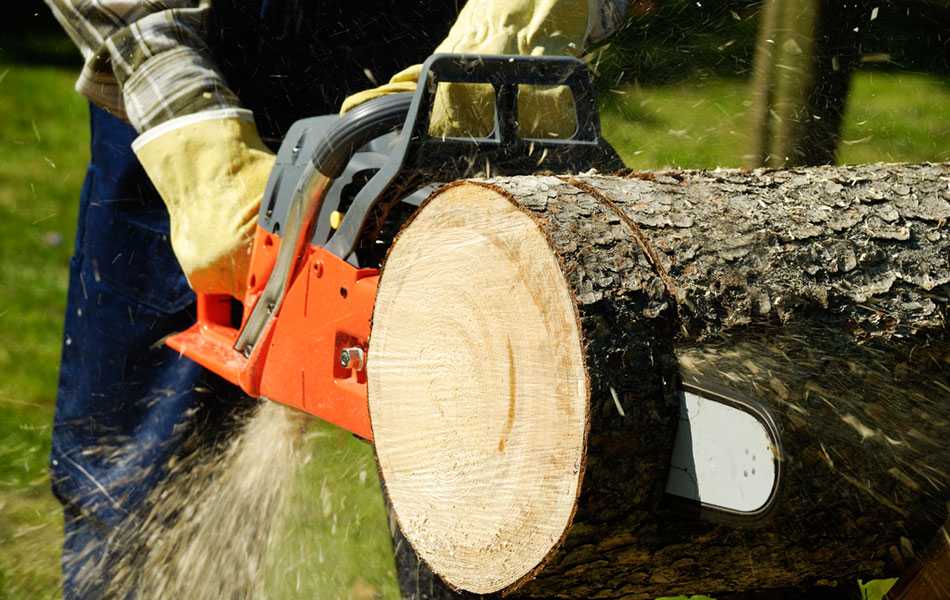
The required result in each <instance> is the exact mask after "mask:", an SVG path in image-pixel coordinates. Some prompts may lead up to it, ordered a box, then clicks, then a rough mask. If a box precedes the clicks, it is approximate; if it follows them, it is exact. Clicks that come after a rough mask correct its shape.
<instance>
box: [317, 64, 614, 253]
mask: <svg viewBox="0 0 950 600" xmlns="http://www.w3.org/2000/svg"><path fill="white" fill-rule="evenodd" d="M439 83H468V84H473V83H474V84H487V85H489V86H491V88H492V90H493V93H494V96H495V127H494V130H493V132H492V134H491V135H490V136H489V137H484V138H475V137H432V136H430V135H429V124H430V119H431V116H432V108H433V105H434V104H435V98H436V93H437V91H438V85H439ZM522 85H526V86H565V87H567V88H569V89H570V90H571V93H572V95H573V97H574V115H573V116H574V117H575V121H576V123H577V129H576V130H575V132H574V135H572V136H571V137H569V138H565V139H528V138H522V137H521V136H520V134H519V131H518V108H517V104H518V88H519V86H522ZM407 133H408V135H407ZM367 141H369V140H367ZM604 146H605V145H604V142H603V140H602V139H601V137H600V120H599V117H598V113H597V102H596V93H595V90H594V86H593V82H592V80H591V76H590V73H589V72H588V70H587V67H586V66H585V65H584V63H583V62H581V61H580V60H578V59H576V58H572V57H568V56H484V55H464V54H436V55H433V56H431V57H429V59H428V60H427V61H426V62H425V63H424V64H423V65H422V70H421V74H420V76H419V81H418V84H417V85H416V91H415V94H414V95H413V98H412V103H411V105H410V106H409V109H408V111H407V113H406V114H405V124H404V125H403V127H402V134H401V135H400V137H399V141H398V143H397V144H396V146H395V147H394V148H393V151H392V154H391V155H390V160H389V162H388V163H387V164H386V165H385V166H384V167H383V168H382V169H381V170H380V171H379V172H378V173H377V174H376V175H375V176H374V177H373V178H372V179H371V180H370V181H369V182H368V183H367V184H366V185H365V186H364V187H363V189H362V190H360V192H359V193H358V195H357V196H356V198H355V199H354V200H353V203H352V204H351V205H350V208H349V210H347V212H346V214H345V215H344V217H343V221H342V222H341V223H340V227H339V229H337V231H336V233H334V234H333V236H332V237H331V238H330V239H329V240H328V241H327V242H326V244H325V247H326V248H327V249H328V250H329V251H330V252H332V253H334V254H335V255H337V256H339V257H340V258H343V259H344V260H347V259H349V258H350V256H351V255H352V253H353V251H354V249H355V248H356V245H357V242H358V240H359V236H360V232H361V231H362V229H363V224H364V223H365V222H366V219H367V218H368V216H369V214H370V212H371V210H372V208H373V205H374V204H375V203H376V202H377V201H378V200H379V199H380V198H381V197H383V195H384V193H385V192H386V190H387V188H388V187H389V186H390V184H392V183H393V182H394V181H395V180H396V178H397V177H398V176H399V175H400V174H401V173H403V172H417V173H419V172H424V173H426V174H427V176H428V177H429V179H430V180H431V181H433V182H435V181H452V180H454V179H460V178H464V177H470V176H472V175H473V174H475V173H476V172H477V171H478V168H480V165H481V164H482V163H487V164H490V165H495V166H498V165H510V166H508V167H507V168H503V169H502V170H501V172H502V173H503V174H506V175H530V174H532V173H534V172H536V171H537V170H539V169H547V170H551V171H555V172H559V173H576V172H580V171H586V170H588V169H590V168H591V167H594V166H598V165H599V164H604V163H605V162H606V160H607V159H610V158H611V157H613V156H615V154H614V153H613V150H612V149H609V152H608V151H605V147H604ZM605 157H606V159H605ZM519 158H520V159H521V160H518V159H519ZM526 158H527V160H525V159H526ZM513 159H514V160H513ZM620 164H621V165H622V163H620ZM492 172H493V173H494V172H499V171H498V169H496V168H494V167H493V168H492Z"/></svg>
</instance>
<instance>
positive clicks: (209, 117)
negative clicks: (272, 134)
mask: <svg viewBox="0 0 950 600" xmlns="http://www.w3.org/2000/svg"><path fill="white" fill-rule="evenodd" d="M221 119H238V120H240V121H243V122H245V123H252V124H253V123H254V113H253V112H251V111H250V110H248V109H246V108H219V109H216V110H203V111H201V112H196V113H193V114H190V115H185V116H183V117H176V118H174V119H170V120H168V121H165V122H164V123H162V124H160V125H156V126H155V127H152V128H151V129H149V130H148V131H145V132H144V133H142V134H141V135H139V136H138V137H137V138H135V140H134V141H133V142H132V151H133V152H136V153H138V151H139V149H140V148H142V147H143V146H145V145H146V144H148V143H149V142H151V141H152V140H155V139H157V138H160V137H162V136H163V135H165V134H166V133H171V132H172V131H175V130H176V129H182V128H184V127H192V126H194V125H197V124H198V123H203V122H205V121H218V120H221Z"/></svg>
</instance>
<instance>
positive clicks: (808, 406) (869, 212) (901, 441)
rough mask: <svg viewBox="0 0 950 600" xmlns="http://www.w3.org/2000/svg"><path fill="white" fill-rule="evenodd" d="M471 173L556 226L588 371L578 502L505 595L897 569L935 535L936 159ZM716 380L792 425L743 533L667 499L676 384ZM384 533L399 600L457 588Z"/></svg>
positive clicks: (946, 396) (614, 593) (942, 210)
mask: <svg viewBox="0 0 950 600" xmlns="http://www.w3.org/2000/svg"><path fill="white" fill-rule="evenodd" d="M473 184H474V185H481V186H491V187H492V188H494V189H496V190H499V191H502V192H503V193H505V194H506V195H508V196H509V197H510V198H511V200H512V201H513V202H515V203H516V204H517V205H519V206H521V207H522V208H523V209H524V210H526V211H529V212H530V214H532V215H533V216H534V217H535V218H536V219H537V220H538V222H539V224H540V225H541V226H542V228H543V229H544V231H545V232H546V233H547V235H548V237H549V238H550V240H551V245H552V247H553V249H554V250H555V251H556V252H557V254H558V255H559V257H560V258H561V261H562V263H563V265H564V269H565V275H566V277H567V280H568V282H569V284H570V285H571V287H572V288H573V290H574V293H575V297H576V300H577V304H578V307H579V310H580V315H581V323H582V327H583V332H584V336H585V340H586V342H587V357H588V365H587V366H588V371H589V375H590V384H591V407H590V420H591V421H590V422H591V425H590V435H589V440H588V458H587V464H586V468H585V472H584V479H583V483H582V489H581V493H580V497H579V499H578V504H577V513H576V515H575V518H574V520H573V523H572V525H571V526H570V528H569V529H568V532H567V534H566V536H565V538H564V539H563V542H562V544H561V545H560V547H558V548H557V549H556V550H555V551H553V552H552V554H551V555H550V556H549V557H548V560H547V561H546V563H545V564H544V565H543V566H542V567H541V568H540V569H539V570H538V571H537V572H536V573H535V576H534V577H533V578H532V579H530V580H529V581H527V582H526V583H525V584H524V585H522V586H521V587H520V588H518V589H517V590H516V591H514V592H512V593H510V594H508V595H507V597H513V598H653V597H656V596H661V595H668V594H680V593H684V594H693V593H709V594H715V593H717V592H732V591H746V590H756V589H768V588H783V587H784V588H805V587H808V586H812V585H820V584H823V583H829V582H832V581H836V580H846V579H852V578H855V577H864V578H868V577H881V576H895V575H898V574H900V573H901V571H902V570H903V569H904V568H905V566H906V564H908V563H909V562H910V561H911V560H912V559H913V558H914V556H915V553H917V552H920V551H921V550H923V549H924V548H925V547H926V546H927V545H928V544H929V543H930V542H931V540H932V538H933V537H934V535H935V534H936V532H937V531H938V530H939V528H940V526H941V525H943V523H944V522H945V520H946V518H947V510H948V499H950V495H948V485H950V481H948V479H950V444H948V442H947V436H948V434H950V373H948V372H950V368H948V366H950V344H948V335H947V331H946V317H947V296H948V294H950V285H948V284H950V230H948V227H947V221H948V220H950V167H948V165H946V164H937V165H932V164H926V165H864V166H856V167H840V168H831V167H821V168H811V169H798V170H789V171H768V170H760V171H755V172H743V171H737V170H716V171H710V172H669V173H657V174H629V175H627V176H621V177H602V176H583V177H577V178H568V177H560V178H559V177H553V176H537V177H516V178H507V179H495V180H482V181H474V182H473ZM437 193H438V192H437ZM423 210H424V209H423ZM709 378H712V379H715V380H717V381H720V382H723V383H726V384H728V386H729V387H730V388H732V389H734V390H736V391H737V392H741V393H743V394H746V395H747V396H750V397H753V398H755V399H757V400H758V401H759V402H761V403H762V404H763V405H765V406H766V407H767V408H768V410H769V411H770V412H771V413H772V415H773V416H774V417H775V419H776V421H777V422H778V426H779V428H780V430H781V433H782V444H783V447H782V451H781V456H780V460H781V463H782V469H783V475H782V476H783V485H782V492H781V494H782V495H781V496H780V497H779V499H778V501H777V502H776V503H775V505H774V508H773V509H772V510H771V511H770V512H769V513H768V514H767V515H766V516H765V517H763V518H762V519H760V520H759V521H757V522H756V523H754V524H752V526H751V527H748V526H746V527H736V526H734V525H727V524H715V523H713V522H710V521H708V520H704V519H701V518H698V515H697V514H691V511H688V510H687V511H684V510H683V509H682V507H680V506H677V505H676V504H675V503H673V502H670V499H669V498H667V497H664V495H663V493H662V492H663V484H664V483H665V477H666V469H667V466H668V460H669V454H670V448H671V443H672V438H673V433H674V428H675V425H676V420H677V416H678V414H677V413H678V405H677V402H676V398H675V382H676V381H677V380H680V379H682V380H690V379H709ZM615 398H616V401H615ZM618 403H619V405H620V406H621V407H622V409H623V410H622V412H623V414H622V415H621V413H620V411H618V406H617V405H618ZM395 539H396V554H397V565H398V571H399V574H400V581H401V584H402V587H403V593H404V595H405V596H406V597H407V598H418V599H420V600H422V599H435V598H462V597H466V596H465V595H462V594H456V593H454V592H452V591H451V590H448V589H447V588H446V587H445V586H443V585H442V584H440V583H439V582H438V580H437V578H433V577H432V575H431V573H430V572H428V570H427V568H426V567H425V565H423V564H419V561H418V560H417V559H416V558H415V556H414V555H413V553H412V549H411V547H410V546H409V545H408V544H407V543H406V542H405V540H402V539H401V536H400V535H399V534H398V532H396V534H395Z"/></svg>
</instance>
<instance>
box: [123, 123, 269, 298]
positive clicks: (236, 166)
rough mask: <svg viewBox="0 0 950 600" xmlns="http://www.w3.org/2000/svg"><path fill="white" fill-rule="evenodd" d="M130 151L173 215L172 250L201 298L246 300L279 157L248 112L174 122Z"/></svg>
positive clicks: (138, 141) (137, 142)
mask: <svg viewBox="0 0 950 600" xmlns="http://www.w3.org/2000/svg"><path fill="white" fill-rule="evenodd" d="M132 149H133V150H134V151H135V155H136V156H138V158H139V161H140V162H141V163H142V166H143V167H144V168H145V172H146V173H147V174H148V176H149V179H151V180H152V183H153V184H155V187H156V189H157V190H158V193H159V194H160V195H161V197H162V199H163V200H164V201H165V205H166V206H167V207H168V214H169V217H170V221H171V242H172V249H173V250H174V251H175V256H176V257H178V262H179V263H181V267H182V270H184V272H185V276H186V277H187V278H188V283H189V284H190V285H191V287H192V288H193V289H194V290H195V291H196V292H201V293H205V294H230V295H232V296H234V297H236V298H242V297H243V295H244V289H245V279H246V277H247V272H248V268H249V265H250V258H251V245H252V242H253V238H254V228H255V227H254V226H255V223H256V221H257V212H258V207H259V206H260V202H261V196H263V194H264V187H265V186H266V185H267V178H268V176H269V175H270V171H271V168H272V167H273V165H274V160H275V158H274V155H273V154H272V153H271V152H270V151H269V150H268V149H267V148H266V147H265V146H264V143H263V142H262V141H261V139H260V136H259V135H258V133H257V128H256V127H255V125H254V120H253V118H252V117H251V113H250V111H244V110H240V111H235V110H225V111H213V112H208V113H197V114H195V115H190V116H187V117H181V118H178V119H173V120H171V121H168V122H166V123H164V124H162V125H159V126H158V127H156V128H154V129H152V130H149V131H148V132H146V133H145V134H143V135H141V136H139V137H138V139H136V140H135V142H134V143H133V144H132Z"/></svg>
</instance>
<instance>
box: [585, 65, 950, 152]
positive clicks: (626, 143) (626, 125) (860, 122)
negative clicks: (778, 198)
mask: <svg viewBox="0 0 950 600" xmlns="http://www.w3.org/2000/svg"><path fill="white" fill-rule="evenodd" d="M604 104H605V107H606V110H604V111H603V113H602V121H603V129H604V134H605V136H606V137H607V139H609V140H610V142H611V143H612V144H614V146H615V147H616V148H617V151H618V152H620V154H621V156H622V157H623V159H624V161H626V163H627V165H628V166H629V167H631V168H635V169H655V168H660V167H681V168H713V167H717V166H733V167H738V166H741V165H742V164H743V154H744V153H745V150H744V148H745V144H746V141H747V139H748V131H747V128H746V127H745V118H746V112H747V110H748V108H749V94H748V86H747V85H746V84H745V83H742V82H738V81H736V80H733V79H708V80H697V81H692V82H686V83H683V84H680V85H676V86H669V87H659V88H640V87H636V86H627V87H624V88H620V89H618V90H614V91H613V92H608V95H607V97H606V98H604ZM947 106H950V84H948V82H946V81H944V80H941V79H939V78H936V77H931V76H927V75H921V74H915V73H903V74H902V73H875V72H869V73H860V74H859V75H858V76H857V77H855V80H854V86H853V88H852V92H851V96H850V98H849V99H848V107H847V113H846V116H845V126H844V131H843V134H842V144H841V147H840V149H839V155H838V161H839V162H841V163H846V164H854V163H868V162H878V161H885V162H916V161H928V160H930V161H946V160H950V113H948V111H947Z"/></svg>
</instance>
